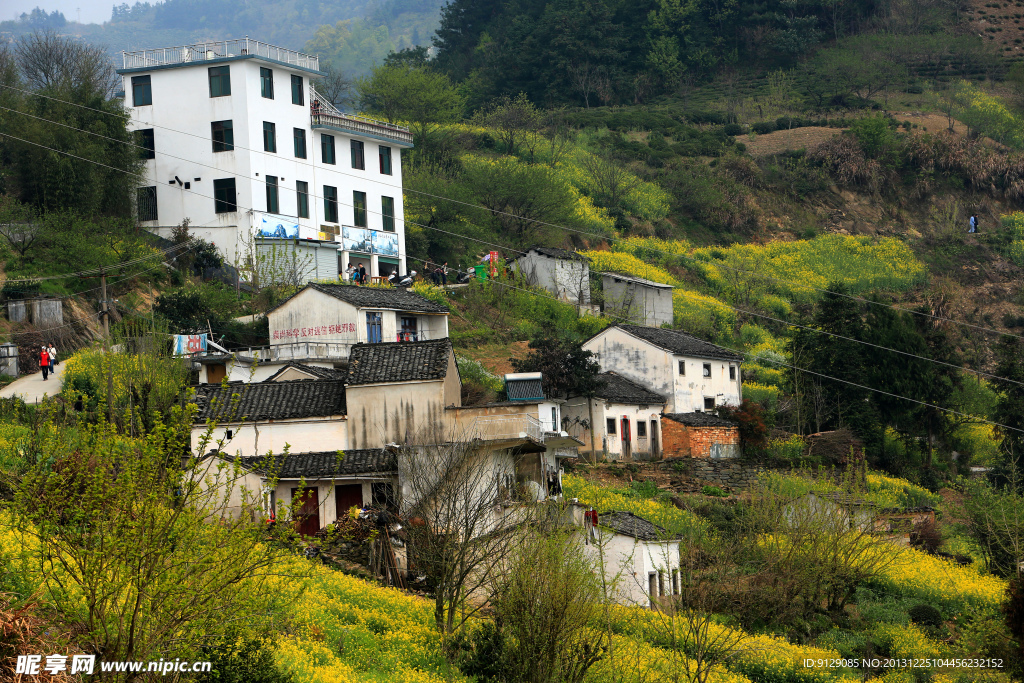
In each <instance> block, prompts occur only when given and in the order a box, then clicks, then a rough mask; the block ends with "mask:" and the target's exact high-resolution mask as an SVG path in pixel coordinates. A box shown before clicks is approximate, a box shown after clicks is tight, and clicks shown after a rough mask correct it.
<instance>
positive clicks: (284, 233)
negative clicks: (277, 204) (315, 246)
mask: <svg viewBox="0 0 1024 683" xmlns="http://www.w3.org/2000/svg"><path fill="white" fill-rule="evenodd" d="M256 234H257V235H259V236H260V237H277V238H279V239H289V238H291V239H295V238H297V237H299V224H298V222H296V221H295V219H294V218H287V217H285V216H275V215H274V214H271V213H265V214H263V215H262V217H261V219H260V223H259V227H258V228H257V231H256Z"/></svg>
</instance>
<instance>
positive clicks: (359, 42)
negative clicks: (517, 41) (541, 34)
mask: <svg viewBox="0 0 1024 683" xmlns="http://www.w3.org/2000/svg"><path fill="white" fill-rule="evenodd" d="M442 4H443V3H442V0H370V1H369V2H367V1H366V0H331V1H329V2H324V1H320V0H283V1H282V2H277V3H263V2H254V1H253V0H165V1H164V2H157V3H151V2H136V3H135V4H133V5H129V4H128V3H122V4H120V5H114V6H113V8H112V11H111V17H110V19H109V20H107V21H106V22H104V23H103V24H79V23H77V22H74V21H69V20H68V19H67V18H66V17H65V16H64V14H63V13H61V12H56V11H55V12H46V11H44V10H41V9H39V8H36V9H34V10H28V8H26V11H25V12H24V13H23V14H22V15H21V17H20V18H19V19H16V20H11V21H3V22H0V38H6V39H11V38H16V37H17V36H19V35H23V34H25V33H31V32H32V31H37V30H46V29H50V30H54V31H56V32H58V33H60V34H63V35H72V36H76V37H79V38H81V39H83V40H85V41H87V42H89V43H93V44H98V45H103V46H105V47H106V49H107V50H108V51H109V53H110V54H111V55H112V56H113V57H115V58H116V57H119V56H120V53H121V51H122V50H126V51H127V50H138V49H143V48H155V47H164V46H169V45H180V44H186V43H195V42H202V41H212V40H223V39H228V38H240V37H244V36H246V35H248V36H249V37H250V38H255V39H258V40H263V41H266V42H268V43H273V44H275V45H280V46H282V47H287V48H291V49H294V50H304V51H309V52H312V53H316V54H319V55H320V56H321V57H322V58H324V59H326V60H327V61H328V62H329V63H331V64H332V65H334V66H335V67H337V68H339V69H341V70H343V71H345V72H347V73H350V74H355V75H358V74H362V73H366V72H367V71H368V70H369V69H370V68H371V67H372V66H373V65H374V64H379V63H381V62H383V60H384V58H385V57H386V56H387V54H388V53H389V52H391V51H398V50H402V49H404V48H407V47H412V46H416V45H428V44H429V43H430V37H431V35H432V34H433V32H434V30H435V29H436V28H437V25H438V18H439V12H440V8H441V5H442Z"/></svg>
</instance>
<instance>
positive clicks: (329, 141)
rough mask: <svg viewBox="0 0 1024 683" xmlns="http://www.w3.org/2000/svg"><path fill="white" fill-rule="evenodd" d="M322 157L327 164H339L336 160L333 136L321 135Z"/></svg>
mask: <svg viewBox="0 0 1024 683" xmlns="http://www.w3.org/2000/svg"><path fill="white" fill-rule="evenodd" d="M320 157H321V158H322V159H323V162H324V163H325V164H334V163H337V162H336V161H335V159H334V136H333V135H321V136H320Z"/></svg>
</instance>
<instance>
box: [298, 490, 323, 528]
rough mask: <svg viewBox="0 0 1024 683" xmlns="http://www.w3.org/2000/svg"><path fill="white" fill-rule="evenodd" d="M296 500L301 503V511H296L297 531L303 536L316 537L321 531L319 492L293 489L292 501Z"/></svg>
mask: <svg viewBox="0 0 1024 683" xmlns="http://www.w3.org/2000/svg"><path fill="white" fill-rule="evenodd" d="M296 496H298V498H296ZM295 500H298V501H299V509H298V510H296V511H295V530H296V531H298V532H299V533H300V534H301V535H303V536H316V534H317V533H318V532H319V531H320V496H319V495H318V493H317V490H316V489H315V488H302V489H292V501H295Z"/></svg>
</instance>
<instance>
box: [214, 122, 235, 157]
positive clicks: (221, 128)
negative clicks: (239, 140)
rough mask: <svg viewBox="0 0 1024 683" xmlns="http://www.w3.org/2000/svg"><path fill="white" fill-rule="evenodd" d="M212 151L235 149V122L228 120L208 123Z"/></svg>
mask: <svg viewBox="0 0 1024 683" xmlns="http://www.w3.org/2000/svg"><path fill="white" fill-rule="evenodd" d="M210 136H211V137H212V138H213V151H214V152H233V151H234V149H235V124H234V123H232V122H231V121H230V120H229V121H214V122H213V123H211V124H210Z"/></svg>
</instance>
